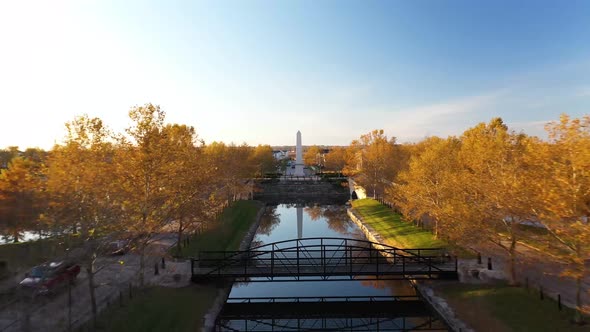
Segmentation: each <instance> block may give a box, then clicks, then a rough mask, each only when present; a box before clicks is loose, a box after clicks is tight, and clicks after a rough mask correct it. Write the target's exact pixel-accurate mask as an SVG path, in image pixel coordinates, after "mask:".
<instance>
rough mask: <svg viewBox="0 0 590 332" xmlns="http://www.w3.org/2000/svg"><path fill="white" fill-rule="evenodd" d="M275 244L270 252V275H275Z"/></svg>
mask: <svg viewBox="0 0 590 332" xmlns="http://www.w3.org/2000/svg"><path fill="white" fill-rule="evenodd" d="M274 247H275V246H274V244H273V245H272V250H271V251H270V274H271V275H274V269H275V248H274Z"/></svg>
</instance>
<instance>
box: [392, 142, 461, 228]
mask: <svg viewBox="0 0 590 332" xmlns="http://www.w3.org/2000/svg"><path fill="white" fill-rule="evenodd" d="M421 144H422V145H423V146H424V149H423V151H422V152H421V153H420V154H416V155H414V156H412V158H411V160H410V162H409V168H408V169H407V170H406V171H403V172H401V173H400V174H399V176H398V177H397V183H396V184H395V185H392V186H390V187H389V188H388V189H387V197H388V199H389V200H390V201H393V202H396V204H397V206H398V207H399V208H400V210H401V211H402V213H403V214H404V215H405V216H406V217H408V218H410V219H413V220H421V219H423V218H425V217H430V218H431V219H432V220H433V223H434V235H435V237H438V236H439V232H440V228H441V227H442V226H450V225H451V224H452V222H453V218H454V216H453V215H452V214H451V213H450V212H451V211H452V210H453V209H452V207H451V205H452V204H453V203H454V202H453V199H452V196H451V195H452V193H453V192H454V188H455V186H456V181H455V179H456V174H455V172H456V170H457V163H458V162H457V155H458V152H459V148H460V141H459V140H458V139H456V138H454V137H449V138H448V139H442V138H438V137H430V138H427V139H425V140H424V141H423V142H422V143H421Z"/></svg>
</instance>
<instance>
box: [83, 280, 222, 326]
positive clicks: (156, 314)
mask: <svg viewBox="0 0 590 332" xmlns="http://www.w3.org/2000/svg"><path fill="white" fill-rule="evenodd" d="M216 295H217V289H216V288H214V287H201V286H197V285H192V286H189V287H184V288H164V287H154V288H149V289H146V290H144V291H138V292H136V295H135V297H134V298H133V299H132V300H130V301H129V302H127V303H125V305H124V306H123V307H120V306H119V304H118V303H117V304H113V305H112V306H111V307H110V308H109V309H107V310H105V311H104V312H103V313H102V314H101V315H100V316H99V317H100V319H99V323H98V328H97V330H98V331H198V330H199V329H200V328H201V326H202V325H203V321H202V319H203V316H204V313H205V312H206V311H207V310H209V307H210V306H211V304H212V303H213V299H214V298H215V296H216ZM83 330H84V329H83Z"/></svg>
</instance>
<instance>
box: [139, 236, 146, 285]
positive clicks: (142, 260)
mask: <svg viewBox="0 0 590 332" xmlns="http://www.w3.org/2000/svg"><path fill="white" fill-rule="evenodd" d="M145 247H146V246H145V244H142V246H141V250H140V252H141V254H140V255H139V287H140V288H143V283H144V275H143V272H144V270H145Z"/></svg>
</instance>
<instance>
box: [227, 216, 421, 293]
mask: <svg viewBox="0 0 590 332" xmlns="http://www.w3.org/2000/svg"><path fill="white" fill-rule="evenodd" d="M304 229H305V231H304ZM302 237H303V238H310V237H345V238H354V239H360V240H365V237H364V236H363V234H362V233H361V231H360V230H359V229H358V227H357V226H356V224H354V223H353V222H352V221H351V220H350V219H349V218H348V215H347V214H346V208H345V207H344V206H342V205H307V206H302V205H295V204H291V205H278V206H269V207H268V208H267V211H266V213H265V215H264V216H263V219H262V221H261V223H260V227H259V229H258V231H257V234H256V237H255V239H254V241H253V243H252V246H253V247H254V246H260V245H263V244H268V243H273V242H278V241H285V240H291V239H295V238H302ZM414 294H415V291H414V289H413V287H411V285H410V284H409V283H408V282H406V281H400V280H364V281H360V280H350V281H322V282H305V281H298V282H295V281H293V282H289V281H287V282H278V283H272V282H265V283H241V284H235V285H234V287H233V289H232V291H231V294H230V297H261V296H263V297H272V296H333V295H346V296H356V295H363V296H365V295H367V296H380V295H414Z"/></svg>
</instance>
